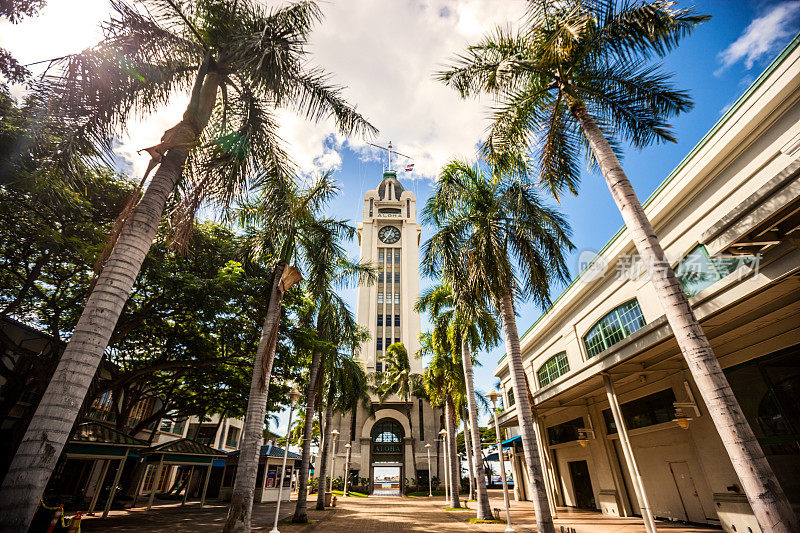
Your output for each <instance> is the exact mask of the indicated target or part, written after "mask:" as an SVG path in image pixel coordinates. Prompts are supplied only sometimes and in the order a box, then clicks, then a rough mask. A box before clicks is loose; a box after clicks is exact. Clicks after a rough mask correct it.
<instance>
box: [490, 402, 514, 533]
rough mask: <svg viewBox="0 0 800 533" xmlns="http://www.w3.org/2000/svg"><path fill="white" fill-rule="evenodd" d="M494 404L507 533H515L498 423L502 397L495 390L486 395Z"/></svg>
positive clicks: (493, 411) (493, 410)
mask: <svg viewBox="0 0 800 533" xmlns="http://www.w3.org/2000/svg"><path fill="white" fill-rule="evenodd" d="M486 397H487V398H489V400H491V402H492V413H494V431H495V433H496V434H497V456H498V457H497V458H498V459H500V479H502V480H503V500H504V501H505V504H506V533H514V528H513V527H511V510H510V504H509V501H508V482H506V462H505V458H504V457H503V441H502V440H501V439H500V423H499V422H498V421H497V399H498V398H499V397H500V395H499V394H498V393H497V391H495V390H493V391H492V392H490V393H489V394H487V395H486Z"/></svg>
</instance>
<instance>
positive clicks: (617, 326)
mask: <svg viewBox="0 0 800 533" xmlns="http://www.w3.org/2000/svg"><path fill="white" fill-rule="evenodd" d="M644 324H645V323H644V316H642V310H641V309H640V308H639V302H638V301H637V300H636V298H634V299H633V300H629V301H627V302H625V303H624V304H622V305H620V306H619V307H617V308H615V309H613V310H612V311H611V312H610V313H608V314H607V315H606V316H604V317H603V318H601V319H600V320H598V321H597V323H596V324H595V325H594V326H592V329H590V330H589V333H587V334H586V335H585V336H584V337H583V343H584V344H585V345H586V353H587V354H588V355H589V357H594V356H595V355H597V354H599V353H600V352H602V351H603V350H605V349H607V348H610V347H611V346H613V345H615V344H616V343H618V342H619V341H621V340H622V339H624V338H625V337H627V336H628V335H630V334H631V333H633V332H634V331H637V330H639V329H641V328H642V327H644Z"/></svg>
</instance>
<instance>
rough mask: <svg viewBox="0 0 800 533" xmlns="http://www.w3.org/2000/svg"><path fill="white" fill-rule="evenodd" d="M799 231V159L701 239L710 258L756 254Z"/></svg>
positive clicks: (795, 234)
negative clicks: (721, 255) (722, 255)
mask: <svg viewBox="0 0 800 533" xmlns="http://www.w3.org/2000/svg"><path fill="white" fill-rule="evenodd" d="M798 228H800V160H796V161H794V162H793V163H791V164H790V165H789V166H787V167H786V168H785V169H784V170H783V171H781V172H779V173H778V174H777V175H776V176H775V177H773V178H772V179H771V180H769V181H768V182H767V183H765V184H764V185H763V186H762V187H761V188H759V189H758V190H757V191H755V192H754V193H753V194H751V195H750V197H749V198H748V199H747V200H745V201H743V202H742V203H740V204H739V205H738V206H736V207H735V208H734V209H733V210H731V211H730V212H729V213H728V214H727V215H725V216H724V217H722V219H720V220H719V221H718V222H717V223H716V224H714V225H713V226H712V227H711V228H709V229H708V230H707V231H706V232H705V233H703V235H702V236H701V237H700V242H703V243H706V249H707V250H708V253H709V254H710V255H716V254H719V253H723V254H726V253H727V254H755V253H758V252H763V251H764V250H766V249H768V248H771V247H772V246H776V245H778V244H780V243H781V241H783V240H785V239H787V238H788V237H789V236H790V235H791V234H794V236H797V231H798Z"/></svg>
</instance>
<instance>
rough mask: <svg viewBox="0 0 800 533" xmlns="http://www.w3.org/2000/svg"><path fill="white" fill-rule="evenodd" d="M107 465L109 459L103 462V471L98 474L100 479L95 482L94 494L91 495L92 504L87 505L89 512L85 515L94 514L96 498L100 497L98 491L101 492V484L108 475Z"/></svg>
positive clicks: (109, 462)
mask: <svg viewBox="0 0 800 533" xmlns="http://www.w3.org/2000/svg"><path fill="white" fill-rule="evenodd" d="M109 464H111V459H106V460H105V461H103V470H102V471H101V472H100V479H98V480H97V485H95V488H94V494H92V503H91V504H89V512H88V513H86V514H88V515H93V514H94V507H95V505H97V498H99V497H100V491H101V490H103V483H104V482H105V480H106V474H108V465H109Z"/></svg>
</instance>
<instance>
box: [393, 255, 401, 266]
mask: <svg viewBox="0 0 800 533" xmlns="http://www.w3.org/2000/svg"><path fill="white" fill-rule="evenodd" d="M394 262H395V263H397V264H398V265H399V264H400V252H395V253H394Z"/></svg>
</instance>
